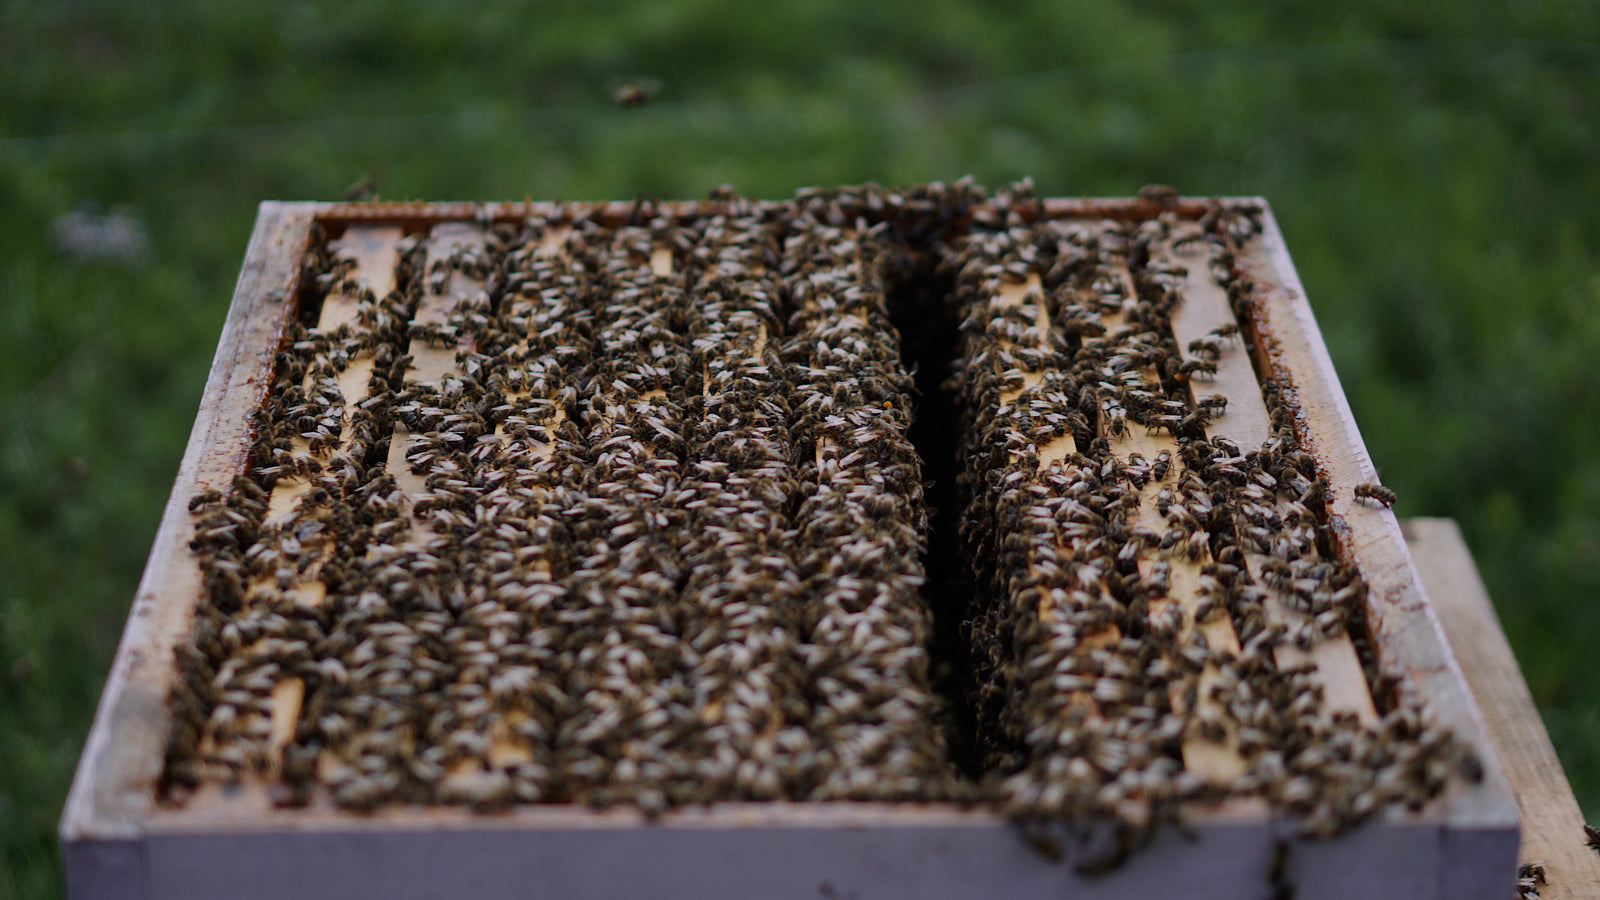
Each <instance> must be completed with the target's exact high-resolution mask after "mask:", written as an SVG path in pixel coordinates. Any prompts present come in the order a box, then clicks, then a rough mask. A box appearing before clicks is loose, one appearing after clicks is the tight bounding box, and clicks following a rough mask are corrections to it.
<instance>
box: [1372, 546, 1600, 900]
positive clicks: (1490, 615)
mask: <svg viewBox="0 0 1600 900" xmlns="http://www.w3.org/2000/svg"><path fill="white" fill-rule="evenodd" d="M1401 527H1402V529H1404V531H1405V534H1406V542H1407V543H1408V544H1409V545H1410V546H1411V555H1412V556H1413V557H1414V558H1415V559H1416V561H1417V568H1418V569H1421V570H1422V580H1423V583H1424V584H1426V585H1427V588H1428V596H1429V597H1430V598H1431V599H1432V600H1433V607H1434V609H1435V610H1436V611H1437V612H1438V613H1439V619H1440V621H1441V622H1443V624H1444V631H1445V634H1446V635H1448V636H1449V638H1450V646H1451V648H1452V649H1454V650H1455V653H1456V659H1457V660H1459V661H1460V662H1461V669H1462V671H1463V672H1465V673H1466V676H1467V684H1468V685H1470V686H1471V688H1472V694H1473V696H1474V697H1476V698H1477V701H1478V707H1479V709H1481V710H1483V717H1484V721H1485V722H1486V723H1487V725H1488V726H1489V739H1490V740H1491V741H1492V742H1493V743H1494V748H1495V750H1496V751H1497V752H1498V753H1499V754H1500V761H1501V762H1502V763H1503V764H1504V765H1505V767H1506V777H1507V778H1509V779H1510V780H1511V788H1512V790H1513V792H1514V793H1515V794H1516V798H1517V809H1518V811H1519V812H1521V814H1522V851H1521V854H1520V859H1521V861H1523V862H1532V861H1542V862H1543V863H1544V867H1545V877H1546V878H1547V879H1548V884H1547V885H1546V886H1544V887H1541V888H1539V896H1541V897H1543V898H1545V900H1567V898H1571V900H1578V898H1594V897H1600V854H1596V853H1595V851H1594V850H1591V849H1589V848H1588V847H1586V846H1584V833H1583V825H1584V822H1583V813H1582V811H1581V810H1579V808H1578V801H1577V799H1576V798H1574V797H1573V796H1572V787H1571V786H1570V785H1569V784H1568V783H1567V776H1566V773H1565V772H1563V771H1562V769H1561V760H1560V759H1557V758H1556V750H1555V747H1553V746H1551V744H1550V735H1549V734H1548V733H1547V732H1546V731H1545V729H1544V723H1542V722H1541V721H1539V712H1538V709H1537V708H1536V707H1535V706H1534V703H1533V695H1532V694H1531V693H1529V691H1528V683H1527V682H1526V681H1524V680H1523V679H1522V672H1521V670H1519V669H1518V668H1517V659H1516V657H1515V656H1514V655H1512V653H1511V645H1510V644H1508V643H1506V637H1505V634H1504V632H1502V631H1501V630H1500V620H1499V619H1498V618H1497V617H1496V616H1495V614H1494V607H1493V606H1492V605H1491V604H1490V602H1489V594H1488V592H1487V591H1485V590H1484V587H1483V581H1482V580H1481V579H1480V578H1479V577H1478V569H1477V567H1476V566H1475V565H1474V564H1473V562H1472V555H1471V554H1470V553H1469V552H1468V551H1467V545H1466V543H1465V542H1464V541H1463V540H1462V539H1461V530H1460V529H1459V528H1458V527H1456V523H1455V521H1454V520H1451V519H1407V520H1406V521H1404V522H1402V523H1401Z"/></svg>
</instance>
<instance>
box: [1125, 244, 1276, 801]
mask: <svg viewBox="0 0 1600 900" xmlns="http://www.w3.org/2000/svg"><path fill="white" fill-rule="evenodd" d="M1102 265H1104V266H1105V267H1107V268H1109V269H1110V270H1111V271H1112V272H1113V273H1114V277H1115V279H1116V281H1117V282H1118V283H1119V284H1120V285H1121V291H1122V296H1123V298H1124V303H1125V305H1124V308H1123V309H1122V310H1120V311H1117V312H1114V313H1108V314H1106V315H1103V316H1101V322H1102V324H1104V325H1105V329H1106V334H1107V337H1106V338H1101V339H1100V340H1115V339H1116V336H1117V335H1118V334H1120V333H1121V332H1122V331H1123V330H1124V329H1126V328H1128V327H1129V322H1128V307H1129V306H1131V305H1132V304H1133V303H1134V301H1135V298H1137V297H1138V290H1137V288H1136V287H1135V286H1134V281H1133V273H1132V271H1131V270H1130V269H1129V268H1128V260H1127V257H1126V255H1120V256H1117V257H1115V258H1112V259H1106V260H1103V262H1102ZM1141 371H1142V373H1143V375H1144V377H1145V378H1146V380H1147V383H1148V384H1149V385H1150V388H1151V389H1152V392H1153V393H1156V394H1159V393H1160V392H1161V378H1160V375H1159V373H1157V372H1156V371H1155V370H1154V369H1153V368H1150V367H1145V368H1144V369H1142V370H1141ZM1252 383H1253V382H1252ZM1101 418H1102V421H1101V423H1100V424H1101V430H1102V432H1103V433H1104V435H1105V436H1106V437H1107V438H1109V440H1110V444H1111V452H1112V453H1113V454H1114V455H1115V456H1116V457H1117V458H1118V459H1119V460H1120V461H1121V462H1122V463H1123V464H1124V465H1126V464H1128V463H1130V462H1131V461H1132V460H1133V459H1134V457H1136V456H1137V457H1142V458H1143V459H1146V460H1149V461H1151V462H1152V463H1154V462H1156V461H1157V460H1159V459H1161V458H1163V457H1165V458H1166V459H1167V460H1168V462H1169V465H1168V466H1167V473H1166V477H1165V478H1162V479H1155V478H1152V479H1151V480H1150V482H1149V483H1148V484H1146V485H1145V486H1144V487H1143V488H1142V489H1140V490H1139V507H1138V511H1137V512H1136V513H1135V515H1134V523H1133V524H1134V526H1135V527H1140V528H1148V529H1149V530H1151V531H1153V532H1155V533H1156V534H1163V533H1165V532H1166V530H1167V528H1168V523H1167V521H1166V518H1165V517H1164V516H1163V515H1162V514H1161V512H1160V511H1159V510H1158V509H1157V508H1156V497H1157V496H1158V495H1159V494H1160V493H1161V492H1162V491H1163V490H1166V491H1176V490H1177V488H1178V486H1179V485H1180V484H1181V483H1182V480H1183V473H1184V471H1185V465H1184V463H1183V461H1182V455H1181V454H1180V453H1179V448H1178V440H1177V438H1175V437H1173V436H1172V435H1171V434H1170V433H1162V432H1160V431H1158V430H1154V429H1147V428H1143V427H1142V426H1138V425H1134V426H1132V427H1129V428H1126V429H1124V430H1123V431H1122V432H1121V433H1120V434H1117V433H1116V432H1115V431H1114V430H1112V429H1110V428H1108V427H1107V425H1106V422H1105V421H1104V419H1105V417H1104V416H1102V417H1101ZM1158 552H1159V554H1160V556H1161V558H1162V559H1163V560H1164V561H1165V562H1166V563H1167V565H1168V567H1169V570H1170V573H1171V574H1170V576H1169V584H1170V585H1171V588H1170V589H1169V590H1168V592H1167V594H1166V596H1165V597H1160V598H1155V599H1152V600H1151V602H1150V618H1151V619H1152V620H1156V619H1157V618H1158V617H1160V616H1162V615H1164V614H1165V613H1166V609H1167V608H1168V607H1169V605H1175V606H1176V607H1177V608H1178V610H1179V612H1180V615H1181V622H1180V624H1179V626H1178V634H1177V642H1178V644H1179V646H1183V645H1186V644H1191V643H1193V642H1194V640H1195V636H1196V635H1200V636H1201V637H1203V638H1204V640H1205V641H1206V645H1207V646H1208V647H1209V648H1211V650H1213V651H1216V652H1222V653H1229V654H1233V655H1234V656H1237V655H1238V654H1239V652H1240V647H1239V636H1238V634H1237V633H1236V632H1235V631H1234V628H1233V622H1232V621H1230V620H1229V619H1228V617H1226V616H1215V617H1211V618H1209V619H1208V620H1207V621H1204V622H1201V621H1198V620H1197V618H1196V617H1197V614H1198V613H1199V612H1200V605H1201V602H1202V600H1203V599H1204V595H1203V593H1202V585H1203V584H1204V583H1205V579H1204V575H1203V573H1204V569H1205V567H1206V565H1208V564H1209V563H1210V562H1211V551H1210V549H1209V548H1201V549H1200V550H1199V551H1198V552H1196V553H1193V554H1191V553H1189V552H1187V551H1185V550H1184V549H1183V548H1182V547H1173V548H1171V549H1169V550H1167V551H1158ZM1141 556H1142V557H1143V558H1141V559H1140V560H1139V563H1138V565H1139V570H1140V572H1141V574H1144V575H1146V576H1148V575H1149V574H1150V572H1151V571H1152V570H1153V568H1154V565H1155V560H1154V559H1152V558H1151V556H1150V554H1148V553H1146V554H1141ZM1221 681H1222V672H1221V670H1220V669H1219V668H1218V666H1217V664H1216V662H1215V661H1207V662H1206V664H1205V666H1204V667H1203V668H1202V669H1201V672H1200V676H1199V683H1198V685H1197V690H1196V697H1195V717H1194V719H1193V720H1192V722H1193V723H1194V724H1193V725H1192V726H1191V727H1190V729H1189V732H1188V734H1186V735H1185V736H1184V740H1183V764H1184V768H1186V769H1188V770H1189V771H1191V772H1195V773H1197V774H1199V775H1201V776H1203V777H1204V778H1205V779H1206V780H1207V781H1210V782H1212V783H1214V784H1219V785H1231V784H1232V783H1233V782H1234V781H1235V780H1237V779H1238V778H1239V777H1240V776H1241V775H1243V774H1244V773H1245V771H1246V769H1247V768H1248V765H1247V764H1246V762H1245V759H1244V757H1243V756H1242V755H1240V753H1239V726H1238V723H1237V722H1235V721H1233V718H1232V717H1231V716H1230V715H1229V714H1228V712H1227V708H1226V706H1225V705H1224V704H1222V703H1219V702H1218V701H1217V700H1216V699H1215V698H1214V697H1213V696H1212V694H1213V692H1214V688H1215V687H1216V686H1217V685H1218V684H1219V683H1221ZM1184 693H1185V692H1184V687H1183V684H1182V683H1181V682H1178V683H1174V684H1173V686H1172V688H1171V690H1170V692H1169V696H1170V698H1171V700H1172V703H1173V708H1174V709H1175V710H1177V711H1179V712H1180V713H1181V712H1183V711H1184V707H1185V703H1186V698H1185V696H1184ZM1202 722H1205V723H1215V725H1216V727H1219V728H1221V729H1222V739H1221V740H1214V739H1212V738H1211V737H1209V736H1208V735H1207V734H1206V733H1205V729H1204V728H1202V727H1201V726H1200V723H1202Z"/></svg>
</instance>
